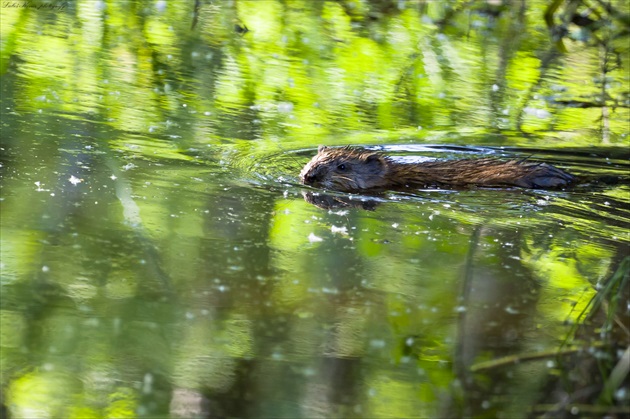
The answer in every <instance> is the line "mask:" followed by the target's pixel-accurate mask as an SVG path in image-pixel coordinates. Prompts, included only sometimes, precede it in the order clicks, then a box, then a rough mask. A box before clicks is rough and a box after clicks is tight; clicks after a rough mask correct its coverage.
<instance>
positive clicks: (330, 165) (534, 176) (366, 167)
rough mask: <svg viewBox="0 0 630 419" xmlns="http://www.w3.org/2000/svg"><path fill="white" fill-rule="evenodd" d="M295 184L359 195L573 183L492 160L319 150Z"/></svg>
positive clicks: (549, 171) (551, 170)
mask: <svg viewBox="0 0 630 419" xmlns="http://www.w3.org/2000/svg"><path fill="white" fill-rule="evenodd" d="M300 179H301V181H302V183H304V184H305V185H312V186H317V187H323V188H325V189H332V190H337V191H343V192H359V191H364V190H384V189H400V188H406V187H420V188H435V187H437V188H441V187H447V188H457V187H470V186H486V187H497V186H518V187H521V188H535V189H556V188H562V187H565V186H568V185H570V184H571V183H573V182H574V181H575V179H576V178H575V176H573V175H571V174H569V173H567V172H565V171H563V170H561V169H558V168H557V167H554V166H551V165H549V164H546V163H531V162H525V161H522V160H519V161H517V160H499V159H494V158H480V159H463V160H444V161H432V162H421V163H401V162H397V161H395V160H393V159H392V158H390V157H388V156H386V155H384V154H382V153H380V152H377V151H371V150H366V149H363V148H355V147H349V146H348V147H340V148H331V147H325V146H320V147H319V149H318V150H317V154H316V155H315V157H313V158H312V159H311V161H309V162H308V163H307V164H306V166H304V168H303V169H302V171H301V172H300Z"/></svg>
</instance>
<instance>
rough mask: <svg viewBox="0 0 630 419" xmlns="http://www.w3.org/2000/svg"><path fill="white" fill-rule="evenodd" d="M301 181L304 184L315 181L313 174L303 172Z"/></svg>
mask: <svg viewBox="0 0 630 419" xmlns="http://www.w3.org/2000/svg"><path fill="white" fill-rule="evenodd" d="M302 182H304V184H305V185H310V184H311V183H313V182H315V175H313V174H312V173H305V174H304V176H302Z"/></svg>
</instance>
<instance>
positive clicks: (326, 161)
mask: <svg viewBox="0 0 630 419" xmlns="http://www.w3.org/2000/svg"><path fill="white" fill-rule="evenodd" d="M387 163H388V161H387V157H385V156H383V155H382V154H380V153H377V152H374V151H369V150H364V149H360V148H352V147H349V146H348V147H342V148H329V147H325V146H320V147H319V148H318V149H317V154H316V155H315V157H313V158H312V159H311V161H310V162H308V163H307V164H306V166H304V169H302V171H301V172H300V180H301V181H302V183H303V184H305V185H311V186H316V187H322V188H325V189H333V190H337V191H343V192H354V191H359V190H362V189H373V188H379V187H382V186H383V185H384V180H385V179H384V178H385V175H386V174H387V171H388V168H387Z"/></svg>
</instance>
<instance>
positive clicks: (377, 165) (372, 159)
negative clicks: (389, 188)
mask: <svg viewBox="0 0 630 419" xmlns="http://www.w3.org/2000/svg"><path fill="white" fill-rule="evenodd" d="M365 162H366V163H367V165H368V167H369V168H370V170H371V171H372V172H373V173H380V172H381V170H383V166H385V161H384V158H383V156H381V155H380V154H378V153H374V154H370V155H368V156H367V157H366V158H365Z"/></svg>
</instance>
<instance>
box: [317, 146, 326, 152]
mask: <svg viewBox="0 0 630 419" xmlns="http://www.w3.org/2000/svg"><path fill="white" fill-rule="evenodd" d="M324 150H328V147H326V146H325V145H320V146H319V147H317V152H318V153H321V152H322V151H324Z"/></svg>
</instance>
